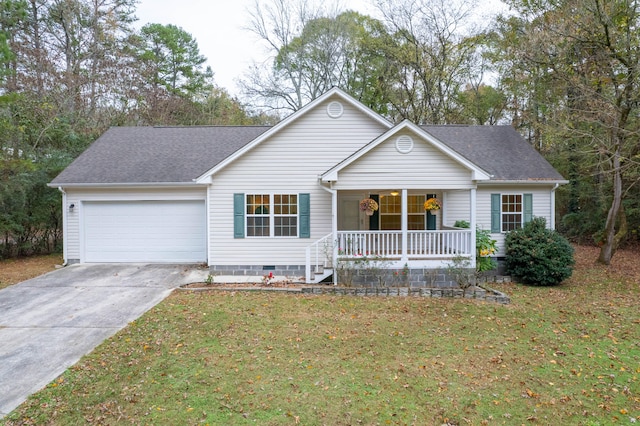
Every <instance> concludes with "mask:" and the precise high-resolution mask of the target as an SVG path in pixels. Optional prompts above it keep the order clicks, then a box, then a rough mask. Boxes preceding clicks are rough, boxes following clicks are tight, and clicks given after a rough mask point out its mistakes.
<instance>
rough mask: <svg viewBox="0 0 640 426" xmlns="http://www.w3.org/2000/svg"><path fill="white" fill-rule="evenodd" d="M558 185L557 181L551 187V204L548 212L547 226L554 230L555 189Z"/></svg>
mask: <svg viewBox="0 0 640 426" xmlns="http://www.w3.org/2000/svg"><path fill="white" fill-rule="evenodd" d="M559 186H560V184H559V183H556V184H555V185H554V187H553V188H552V189H551V206H550V212H549V228H550V229H553V230H555V229H556V189H558V187H559Z"/></svg>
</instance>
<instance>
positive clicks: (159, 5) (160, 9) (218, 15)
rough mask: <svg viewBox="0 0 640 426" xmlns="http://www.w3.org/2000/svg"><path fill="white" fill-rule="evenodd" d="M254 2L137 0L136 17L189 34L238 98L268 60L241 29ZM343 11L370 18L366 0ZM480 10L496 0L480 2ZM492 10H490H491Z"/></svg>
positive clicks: (349, 1) (347, 3) (353, 0)
mask: <svg viewBox="0 0 640 426" xmlns="http://www.w3.org/2000/svg"><path fill="white" fill-rule="evenodd" d="M253 2H254V0H140V3H139V4H138V9H137V13H136V16H137V17H138V18H139V21H138V25H139V26H140V27H142V26H143V25H145V24H147V23H158V24H165V25H166V24H174V25H177V26H179V27H181V28H182V29H183V30H185V31H186V32H188V33H190V34H191V35H192V36H193V37H195V39H196V40H197V42H198V46H199V47H200V53H202V54H203V55H204V56H206V57H207V59H208V65H210V66H211V69H212V70H213V72H214V78H215V82H216V84H217V85H218V86H220V87H223V88H225V89H227V91H228V92H229V93H231V94H232V95H238V94H239V93H238V88H237V86H236V84H235V81H236V79H237V78H238V77H240V76H241V75H242V74H243V73H244V72H245V71H246V70H247V69H248V67H249V65H250V64H251V61H252V60H256V61H259V62H262V61H264V60H265V59H267V56H266V52H265V50H264V48H263V47H262V46H261V44H260V43H259V40H257V38H256V37H255V36H254V35H253V34H252V33H251V32H250V31H248V30H245V29H243V27H244V26H247V24H248V21H249V14H248V11H247V10H248V9H249V8H250V7H251V5H252V4H253ZM341 3H342V5H343V6H344V8H345V9H355V10H358V11H360V12H362V13H366V14H369V15H372V14H374V13H375V11H374V9H373V8H372V7H371V6H369V2H367V0H342V2H341ZM478 3H479V4H481V5H482V6H483V9H484V8H485V7H486V6H487V5H489V4H492V5H494V6H495V3H497V0H479V1H478ZM491 9H493V7H491Z"/></svg>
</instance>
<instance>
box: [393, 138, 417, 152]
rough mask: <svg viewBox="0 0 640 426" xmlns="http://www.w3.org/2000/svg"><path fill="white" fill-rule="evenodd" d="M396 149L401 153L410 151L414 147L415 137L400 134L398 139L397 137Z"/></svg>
mask: <svg viewBox="0 0 640 426" xmlns="http://www.w3.org/2000/svg"><path fill="white" fill-rule="evenodd" d="M396 149H397V150H398V152H399V153H400V154H408V153H410V152H411V150H412V149H413V139H412V138H411V136H407V135H402V136H398V139H396Z"/></svg>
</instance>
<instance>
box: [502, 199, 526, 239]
mask: <svg viewBox="0 0 640 426" xmlns="http://www.w3.org/2000/svg"><path fill="white" fill-rule="evenodd" d="M501 215H502V232H509V231H513V230H514V229H520V228H522V194H502V208H501Z"/></svg>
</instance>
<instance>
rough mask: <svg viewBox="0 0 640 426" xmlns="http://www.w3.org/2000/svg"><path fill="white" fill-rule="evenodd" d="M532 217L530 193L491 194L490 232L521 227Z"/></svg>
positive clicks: (531, 196) (531, 197)
mask: <svg viewBox="0 0 640 426" xmlns="http://www.w3.org/2000/svg"><path fill="white" fill-rule="evenodd" d="M532 218H533V195H532V194H491V232H493V233H498V232H509V231H513V230H514V229H519V228H522V226H523V225H524V224H525V223H527V222H529V221H530V220H531V219H532Z"/></svg>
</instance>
